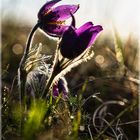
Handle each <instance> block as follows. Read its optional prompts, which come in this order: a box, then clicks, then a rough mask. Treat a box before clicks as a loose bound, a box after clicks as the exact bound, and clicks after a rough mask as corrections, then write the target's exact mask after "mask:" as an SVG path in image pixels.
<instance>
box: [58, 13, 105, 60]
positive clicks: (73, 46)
mask: <svg viewBox="0 0 140 140" xmlns="http://www.w3.org/2000/svg"><path fill="white" fill-rule="evenodd" d="M72 18H73V22H72V23H74V24H75V19H74V17H73V15H72ZM102 30H103V28H102V26H101V25H96V26H95V25H93V23H92V22H87V23H85V24H84V25H82V26H81V27H80V28H75V26H74V25H73V24H72V25H71V26H69V28H68V29H67V30H66V31H65V32H64V34H63V37H62V40H61V42H60V52H61V54H62V56H63V57H65V58H68V59H74V58H76V57H77V56H79V55H80V54H82V53H83V52H84V51H85V50H86V49H87V48H88V47H90V46H91V45H92V44H93V43H94V41H95V39H96V37H97V35H98V34H99V32H100V31H102Z"/></svg>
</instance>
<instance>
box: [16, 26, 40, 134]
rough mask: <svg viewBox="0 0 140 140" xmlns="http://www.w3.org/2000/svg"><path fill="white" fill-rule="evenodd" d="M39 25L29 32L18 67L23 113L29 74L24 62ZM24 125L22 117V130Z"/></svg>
mask: <svg viewBox="0 0 140 140" xmlns="http://www.w3.org/2000/svg"><path fill="white" fill-rule="evenodd" d="M38 27H39V23H37V24H36V25H35V26H34V27H33V28H32V30H31V32H30V34H29V37H28V39H27V42H26V48H25V50H24V54H23V56H22V59H21V61H20V64H19V68H18V85H19V96H20V105H21V113H22V112H23V110H22V105H24V102H25V100H24V95H25V84H26V76H27V72H26V70H25V69H24V64H25V61H26V59H27V56H28V53H29V50H30V46H31V44H32V40H33V37H34V33H35V31H36V30H37V28H38ZM22 127H23V125H22V118H21V131H22ZM21 133H22V132H21Z"/></svg>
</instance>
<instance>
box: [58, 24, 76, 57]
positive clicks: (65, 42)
mask: <svg viewBox="0 0 140 140" xmlns="http://www.w3.org/2000/svg"><path fill="white" fill-rule="evenodd" d="M77 37H78V36H77V34H76V32H75V28H73V27H72V26H70V27H69V28H68V29H67V30H66V31H65V32H64V34H63V37H62V40H61V43H60V51H61V54H62V56H63V57H66V58H72V57H73V55H74V52H75V42H76V41H77Z"/></svg>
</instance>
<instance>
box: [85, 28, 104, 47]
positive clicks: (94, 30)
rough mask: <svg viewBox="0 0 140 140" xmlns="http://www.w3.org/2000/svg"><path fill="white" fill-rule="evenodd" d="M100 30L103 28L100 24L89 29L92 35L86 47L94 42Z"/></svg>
mask: <svg viewBox="0 0 140 140" xmlns="http://www.w3.org/2000/svg"><path fill="white" fill-rule="evenodd" d="M102 30H103V28H102V26H101V25H96V26H94V27H92V28H91V29H90V32H92V37H91V40H90V42H89V44H88V46H87V47H89V46H91V45H92V44H93V43H94V41H95V39H96V37H97V35H98V33H99V32H100V31H102Z"/></svg>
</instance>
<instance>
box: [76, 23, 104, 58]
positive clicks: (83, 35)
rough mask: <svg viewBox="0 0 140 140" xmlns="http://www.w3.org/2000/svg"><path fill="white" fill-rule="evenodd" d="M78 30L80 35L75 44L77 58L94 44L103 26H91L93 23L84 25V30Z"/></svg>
mask: <svg viewBox="0 0 140 140" xmlns="http://www.w3.org/2000/svg"><path fill="white" fill-rule="evenodd" d="M84 27H85V29H84ZM78 30H79V35H78V38H77V41H76V44H75V57H77V56H78V55H80V54H81V53H83V52H84V51H85V50H86V49H87V48H88V47H90V46H91V45H92V44H93V43H94V41H95V38H96V36H97V34H98V33H99V32H100V31H101V30H102V26H100V25H97V26H93V25H92V26H91V23H89V24H84V25H83V26H82V28H81V29H78Z"/></svg>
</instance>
